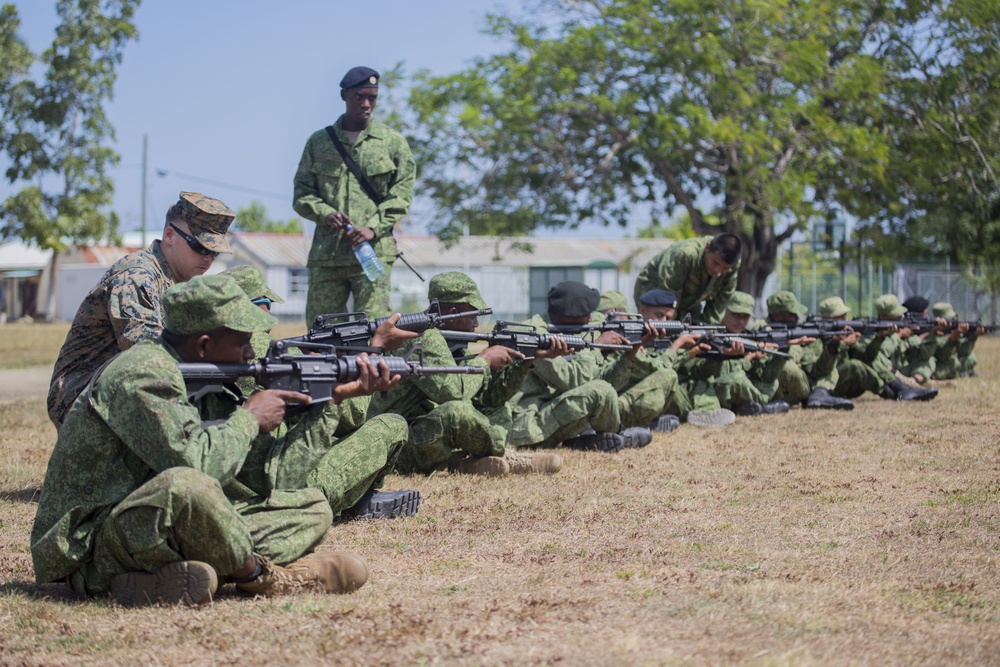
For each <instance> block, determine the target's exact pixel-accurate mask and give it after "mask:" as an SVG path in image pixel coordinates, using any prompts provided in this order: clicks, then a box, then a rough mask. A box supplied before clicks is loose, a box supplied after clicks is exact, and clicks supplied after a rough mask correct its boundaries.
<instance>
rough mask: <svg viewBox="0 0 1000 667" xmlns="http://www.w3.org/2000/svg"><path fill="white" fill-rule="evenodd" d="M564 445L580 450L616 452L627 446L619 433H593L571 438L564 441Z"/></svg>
mask: <svg viewBox="0 0 1000 667" xmlns="http://www.w3.org/2000/svg"><path fill="white" fill-rule="evenodd" d="M563 446H564V447H566V448H567V449H575V450H577V451H580V452H604V453H605V454H615V453H617V452H620V451H621V450H622V449H623V448H624V447H625V438H624V437H622V436H621V435H619V434H617V433H608V432H605V433H591V434H589V435H581V436H577V437H575V438H570V439H569V440H566V441H564V442H563Z"/></svg>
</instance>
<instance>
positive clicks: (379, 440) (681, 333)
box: [31, 266, 976, 604]
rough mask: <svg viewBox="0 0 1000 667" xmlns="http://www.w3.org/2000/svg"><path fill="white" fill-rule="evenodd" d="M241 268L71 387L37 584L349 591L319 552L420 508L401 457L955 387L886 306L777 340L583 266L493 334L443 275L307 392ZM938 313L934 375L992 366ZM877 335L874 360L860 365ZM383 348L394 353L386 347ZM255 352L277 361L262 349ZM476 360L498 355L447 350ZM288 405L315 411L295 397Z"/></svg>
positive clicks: (513, 455)
mask: <svg viewBox="0 0 1000 667" xmlns="http://www.w3.org/2000/svg"><path fill="white" fill-rule="evenodd" d="M225 273H226V274H227V275H221V276H196V277H194V278H191V279H190V280H189V281H187V282H185V283H182V284H178V285H175V286H173V287H171V288H169V289H168V290H166V291H165V293H164V298H163V309H164V315H163V317H164V319H163V322H164V330H163V332H162V334H161V335H160V336H159V337H158V338H157V339H155V340H147V341H143V342H142V343H139V344H137V345H135V346H133V347H132V348H130V349H128V350H125V351H124V352H122V353H121V354H119V355H118V356H116V357H114V358H113V359H112V360H111V361H109V362H108V363H107V364H105V365H103V366H101V367H100V368H98V369H97V370H96V371H95V372H94V373H93V375H92V376H91V377H90V380H89V382H88V384H87V386H86V387H85V389H84V391H83V392H82V393H81V394H80V395H79V396H78V397H77V398H76V400H75V401H74V402H73V404H72V406H71V408H70V410H69V412H68V414H67V417H66V420H65V422H64V423H63V425H62V427H61V428H60V430H59V434H58V439H57V441H56V444H55V447H54V449H53V453H52V456H51V458H50V460H49V464H48V467H47V470H46V474H45V482H44V485H43V488H42V494H41V498H40V500H39V506H38V510H37V513H36V516H35V522H34V525H33V527H32V533H31V552H32V559H33V563H34V569H35V576H36V580H37V581H38V582H39V583H51V582H59V581H64V582H66V583H67V584H68V585H69V586H70V588H71V589H72V590H74V591H75V592H77V593H78V594H81V595H90V596H102V595H108V594H110V595H111V596H112V597H113V598H114V599H115V600H117V601H118V602H120V603H122V604H149V603H152V602H157V601H159V602H167V603H171V602H184V603H187V604H201V603H204V602H208V601H211V600H212V599H213V597H214V596H215V595H216V593H217V592H218V591H219V590H220V589H221V587H222V586H224V585H226V584H230V583H231V584H234V585H235V588H236V589H237V590H240V591H242V592H243V593H245V594H249V595H267V596H270V595H278V594H285V593H292V592H296V591H301V590H322V591H325V592H329V593H347V592H351V591H353V590H357V589H358V588H360V587H361V586H362V585H364V583H365V582H366V581H367V578H368V575H369V569H368V566H367V563H366V561H365V560H364V559H363V558H362V557H361V556H359V555H357V554H353V553H348V552H333V553H329V552H322V553H316V552H314V550H315V549H316V547H317V545H319V544H321V543H323V542H324V541H325V540H326V535H327V532H328V530H329V529H330V527H331V525H332V522H333V521H335V520H336V521H345V520H355V519H368V518H371V519H376V518H395V517H400V516H413V515H415V514H416V513H417V510H418V508H419V506H420V494H419V492H418V491H414V490H403V491H389V492H386V491H382V490H381V487H382V484H383V480H384V479H385V477H386V475H387V474H388V473H389V472H392V471H396V472H398V473H402V474H414V473H423V474H430V473H434V472H436V471H439V470H451V471H454V472H458V473H471V474H482V475H491V476H499V475H504V474H511V473H528V472H542V473H554V472H557V471H558V470H559V469H560V468H561V465H562V460H561V457H560V456H559V455H558V454H556V453H553V452H539V451H538V450H540V449H549V448H555V447H559V446H561V447H565V448H570V449H577V450H584V451H595V452H602V453H615V452H619V451H621V450H622V449H624V448H628V447H643V446H645V445H647V444H649V442H650V441H651V440H652V432H653V431H664V432H669V431H672V430H674V429H676V428H678V425H679V423H680V422H681V420H686V421H687V422H688V423H689V424H693V425H699V426H715V425H720V424H725V423H727V422H731V421H732V419H733V418H735V417H734V415H735V413H737V412H738V413H739V414H745V415H753V414H760V413H763V412H777V411H781V410H787V409H788V406H789V405H790V404H791V403H794V402H801V403H802V404H803V406H804V407H806V408H839V409H844V408H848V407H851V403H850V401H849V398H847V397H848V396H853V395H857V394H860V393H861V392H862V391H867V390H870V391H873V392H875V393H877V394H878V395H880V396H882V397H883V398H892V399H896V400H929V399H931V398H933V397H934V395H935V394H936V389H934V388H928V389H924V388H921V387H914V386H911V385H909V384H904V383H903V382H902V381H901V380H900V378H898V377H897V376H896V375H895V374H893V375H892V376H890V375H888V371H892V372H893V373H896V372H898V371H899V369H900V368H902V366H901V363H902V361H900V360H906V359H907V356H906V355H905V354H903V356H901V357H897V356H894V355H896V354H897V353H898V352H899V349H898V348H901V347H902V345H903V343H902V342H901V341H905V340H907V335H906V329H907V327H905V326H902V327H897V326H896V325H892V324H890V325H886V324H885V323H881V324H880V326H879V329H878V330H877V331H875V332H874V333H873V334H871V335H872V336H873V337H872V338H871V339H870V340H867V341H866V340H865V338H863V337H860V336H859V335H858V334H856V333H853V332H849V331H844V330H841V329H837V330H836V331H837V333H836V334H834V335H831V336H827V337H822V336H820V337H818V338H817V339H811V337H810V336H799V337H797V338H795V339H794V340H790V341H788V343H789V344H788V345H787V346H786V349H787V350H788V352H782V353H781V354H775V350H774V349H771V348H766V347H765V348H760V347H759V346H756V344H755V343H754V342H753V340H752V339H751V337H749V336H746V337H744V338H742V339H741V338H735V339H733V338H721V337H718V336H717V337H716V339H713V338H712V336H713V335H715V334H716V333H717V332H716V330H715V329H696V328H695V327H690V326H689V325H687V324H686V323H679V322H677V321H676V320H672V319H671V318H672V316H673V311H674V310H675V308H676V304H675V302H674V295H673V294H671V293H670V292H669V291H667V290H660V289H654V290H649V291H647V292H645V293H643V294H642V295H641V297H640V299H639V313H638V314H636V315H634V316H633V315H627V314H626V315H623V314H615V313H614V312H612V313H611V315H610V316H609V315H606V314H602V313H600V311H601V310H608V311H614V310H616V309H615V308H614V307H613V306H607V304H602V303H601V295H600V294H599V293H598V292H597V291H596V290H593V289H592V288H590V287H588V286H586V285H584V284H582V283H579V282H575V281H565V282H563V283H559V284H558V285H556V286H554V287H553V288H552V289H551V290H550V291H549V294H548V308H547V313H546V315H544V316H541V315H539V316H535V317H534V318H532V320H531V321H530V322H529V323H527V325H524V326H522V327H521V328H516V327H511V326H504V327H497V328H495V329H494V331H493V332H491V333H490V334H478V333H476V332H475V330H476V329H477V327H478V321H477V317H476V316H477V314H478V312H479V311H481V310H483V309H485V308H486V307H487V304H486V303H485V302H484V301H483V299H482V297H481V295H480V293H479V290H478V288H477V286H476V285H475V283H474V282H473V281H472V280H471V279H470V278H469V277H468V276H465V275H464V274H461V273H457V272H450V273H445V274H441V275H438V276H435V277H434V278H433V279H432V281H431V282H430V285H429V289H428V298H429V300H430V301H433V303H434V304H436V306H435V310H434V312H436V313H438V314H439V315H441V314H446V315H448V319H447V321H445V320H443V319H441V320H440V321H439V326H440V328H439V329H429V330H426V331H424V333H423V334H422V335H420V334H419V333H418V332H417V331H416V330H414V329H412V328H407V326H406V323H404V322H403V320H402V318H401V317H400V316H399V315H398V314H396V315H393V316H392V317H389V318H386V319H385V321H383V322H382V323H381V324H379V325H378V326H377V328H374V329H373V332H372V333H371V334H369V333H367V332H368V331H369V329H367V328H365V329H364V330H365V334H364V336H365V341H364V343H367V345H369V346H370V347H369V349H368V352H367V353H366V352H362V353H360V354H356V355H355V357H354V358H355V361H354V362H351V363H354V364H355V369H356V371H357V377H356V379H354V380H350V379H349V378H348V377H347V376H345V377H344V381H343V382H339V381H338V382H337V383H334V384H333V386H332V387H331V388H330V395H329V396H327V397H326V399H328V400H326V401H325V402H317V404H316V405H310V403H311V402H312V398H313V397H312V396H311V395H306V394H304V393H301V392H300V391H296V390H294V389H283V388H280V387H270V386H268V384H269V380H268V378H269V377H271V376H268V375H267V374H266V373H263V372H259V370H260V369H266V368H267V367H268V364H269V363H270V361H271V360H272V358H274V357H273V356H272V355H274V354H275V350H279V351H280V350H281V349H286V350H289V355H290V356H295V357H296V358H297V359H298V360H299V362H300V370H301V371H302V373H303V374H305V373H306V372H307V370H308V369H309V368H318V367H319V366H321V365H322V364H321V363H320V361H319V358H312V357H307V356H306V355H304V354H300V353H296V352H295V351H292V349H290V347H291V346H294V345H296V341H297V345H300V346H301V347H302V352H308V351H309V347H308V345H307V344H308V343H310V341H309V339H308V334H307V336H306V337H300V338H299V339H285V340H284V341H275V340H274V339H272V338H271V336H270V334H269V333H268V332H269V330H270V329H271V327H273V326H274V325H275V324H276V322H277V321H276V320H275V319H274V318H273V317H271V315H270V314H269V313H268V312H267V311H269V309H270V304H271V303H273V302H275V301H280V297H279V296H278V295H277V294H275V293H274V292H273V291H272V290H270V289H269V288H268V287H267V285H266V284H264V280H263V277H262V276H261V275H260V272H259V271H257V270H256V269H254V268H253V267H248V266H242V267H240V266H238V267H232V268H230V269H228V270H227V271H226V272H225ZM608 296H612V295H608ZM772 299H775V300H774V301H769V303H768V306H769V310H770V311H771V318H772V319H774V318H775V317H780V315H781V313H785V314H786V315H787V314H794V316H795V319H796V321H797V319H798V315H799V312H798V311H799V310H801V307H800V306H799V305H798V303H797V301H795V300H794V297H793V296H791V295H789V294H778V295H775V297H772ZM782 304H784V308H780V307H779V306H780V305H782ZM883 304H887V305H889V306H891V307H890V308H888V309H887V310H886V312H885V313H883V315H884V316H885V317H887V318H888V317H891V316H892V315H893V313H894V312H896V311H898V310H899V307H898V306H899V304H898V303H893V302H892V300H891V299H890V298H888V297H887V298H885V299H883V300H880V306H881V305H883ZM605 306H607V307H605ZM752 309H753V302H752V299H750V297H749V296H747V295H743V294H739V293H737V294H736V295H735V296H734V297H733V298H732V299H731V302H730V303H729V307H728V308H727V310H726V313H725V315H724V318H723V322H724V327H725V329H726V330H727V331H728V332H731V333H737V334H738V333H740V332H742V331H744V330H745V328H746V325H747V324H748V322H749V319H750V312H751V311H752ZM935 310H938V309H937V308H936V309H935ZM262 311H264V312H262ZM820 314H821V315H822V316H823V317H825V318H827V319H830V320H835V319H837V318H842V317H846V316H847V314H848V311H847V309H846V307H844V306H843V303H842V302H841V301H840V300H839V299H828V300H826V301H824V302H823V303H822V304H821V306H820ZM936 314H938V315H941V318H940V320H939V321H938V320H936V321H935V323H936V324H935V327H934V330H933V331H930V330H929V331H927V332H924V333H920V334H918V335H917V336H918V338H919V337H921V336H922V337H923V338H924V341H923V344H922V345H921V346H920V347H922V348H923V346H924V345H926V349H925V350H924V351H923V352H922V353H921V354H922V355H923V357H921V356H920V355H915V356H914V357H913V359H912V360H913V361H914V363H915V364H916V365H915V366H913V367H912V368H916V369H920V371H921V373H922V377H923V378H924V379H925V380H926V379H927V378H930V377H934V376H935V375H936V376H937V377H942V376H944V373H950V372H952V370H954V372H955V373H956V374H957V373H958V372H960V370H961V369H962V368H963V366H962V364H963V363H964V364H965V366H964V368H965V372H967V373H968V372H971V371H974V362H973V361H972V359H971V357H968V358H967V360H966V361H965V362H960V361H958V360H957V354H958V352H957V350H958V347H959V346H960V345H962V344H964V343H963V341H962V339H963V338H967V337H968V336H967V334H969V333H970V332H969V331H968V327H967V326H966V327H965V330H962V329H961V328H958V329H957V330H956V331H954V332H950V333H949V332H948V331H947V327H948V326H949V325H948V323H947V319H948V315H949V314H951V313H949V312H945V311H942V312H940V313H936ZM407 317H410V316H407ZM635 317H638V318H639V321H641V323H640V324H639V327H638V328H639V330H638V332H637V331H636V329H635V327H634V326H632V328H631V329H629V328H625V327H618V326H617V323H619V322H621V323H625V324H629V325H634V323H636V322H637V320H636V319H634V318H635ZM411 321H412V320H411ZM594 321H597V322H602V323H603V324H598V325H597V326H595V325H594V324H593V322H594ZM778 322H780V319H779V320H776V323H775V324H774V327H775V329H777V328H778V324H777V323H778ZM372 324H374V323H372ZM397 325H399V326H397ZM315 328H316V327H314V329H315ZM550 331H552V332H560V333H558V334H555V333H554V334H551V335H550V334H549V333H547V332H550ZM574 331H575V332H578V333H584V332H587V331H592V332H593V336H594V337H593V338H592V339H586V338H584V337H583V336H574V335H573V333H572V332H574ZM598 331H599V332H600V334H599V335H597V332H598ZM538 332H546V333H538ZM563 332H564V333H563ZM626 333H628V335H626ZM972 333H973V334H975V333H976V332H972ZM369 336H370V340H368V337H369ZM931 336H935V337H936V338H935V339H931ZM418 337H419V343H420V346H421V348H422V349H421V354H422V360H421V364H423V367H424V370H425V371H428V373H422V374H421V373H414V374H411V375H410V376H409V377H407V378H405V379H403V377H402V375H392V373H391V372H390V364H389V363H388V360H389V359H391V358H392V357H391V355H398V356H407V357H409V356H410V355H411V353H412V352H414V351H415V347H416V345H417V342H418ZM480 338H485V340H486V342H487V345H486V346H485V348H484V349H482V350H481V351H478V352H476V353H472V352H470V351H469V349H468V348H469V342H470V341H474V340H479V339H480ZM908 338H913V336H912V335H910V336H909V337H908ZM513 339H516V340H517V341H519V342H518V344H515V345H512V344H511V340H513ZM897 339H898V340H897ZM719 340H721V341H723V343H722V344H718V341H719ZM892 341H896V343H892ZM862 345H863V347H862ZM876 348H877V349H876ZM856 350H864V351H865V352H866V353H868V354H869V356H870V358H871V359H874V360H876V361H871V362H868V363H867V364H865V365H864V366H863V367H862V365H860V364H856V363H855V362H856V361H858V359H854V358H852V357H851V355H852V353H853V352H854V351H856ZM340 351H344V350H340ZM344 352H346V354H347V355H351V352H347V351H344ZM779 352H780V350H779ZM792 352H795V354H791V353H792ZM875 352H877V353H878V354H875ZM368 353H377V354H379V355H381V357H382V358H381V359H380V360H379V361H378V363H377V364H376V365H372V364H371V363H369V361H368V359H369V358H368V357H367V356H366V355H367V354H368ZM946 353H947V354H948V355H950V354H955V355H956V359H952V358H951V357H950V356H946ZM928 354H929V356H928ZM872 355H874V356H872ZM878 355H884V358H882V359H881V360H878V359H879V357H878ZM279 356H280V355H279ZM255 358H257V359H265V360H266V362H265V363H260V364H248V363H245V362H248V361H252V360H253V359H255ZM324 358H325V357H324ZM921 359H922V362H923V365H920V364H919V363H916V362H918V361H921ZM932 359H933V360H932ZM340 361H341V360H338V363H340ZM342 361H344V363H345V364H347V363H348V361H347V360H346V359H343V360H342ZM395 361H399V359H395ZM324 363H326V362H324ZM227 364H228V365H230V366H235V367H237V368H238V369H241V370H239V371H238V372H236V375H237V376H241V375H244V370H242V369H248V368H249V369H253V370H252V371H251V372H250V373H247V375H248V378H247V379H248V380H249V381H244V382H243V383H242V384H240V385H239V386H232V387H230V386H229V385H228V384H227V385H225V386H220V387H213V391H211V392H208V393H202V392H201V391H193V385H192V383H193V382H194V379H195V376H189V375H185V374H184V373H185V371H186V370H190V369H191V367H194V369H195V370H193V371H191V372H195V371H197V372H202V371H204V370H205V368H204V367H206V366H208V367H214V368H216V369H221V367H222V366H225V365H227ZM276 365H280V363H279V364H276ZM459 365H461V366H464V367H468V368H465V369H464V370H469V369H472V368H475V370H480V371H482V372H481V373H475V374H473V373H460V374H450V373H447V374H445V373H441V374H437V373H438V371H440V370H441V369H440V368H438V369H435V372H434V373H429V370H430V369H428V368H427V367H428V366H436V367H448V366H451V367H456V366H459ZM393 367H394V368H399V367H400V366H399V364H395V365H393ZM869 368H870V369H871V370H867V369H869ZM444 370H454V368H452V369H447V368H446V369H444ZM251 375H252V377H250V376H251ZM915 375H916V374H915ZM227 377H228V376H227ZM255 378H256V379H257V380H259V381H260V382H261V384H262V385H263V386H262V387H258V386H257V383H256V382H255V381H254V379H255ZM216 389H217V390H218V391H216ZM261 389H263V390H261ZM779 392H781V393H779ZM838 394H843V396H840V395H838ZM289 403H290V404H293V405H299V406H301V407H302V408H303V409H304V411H302V412H300V413H299V414H296V415H290V414H289V413H288V412H287V410H286V404H289ZM782 406H783V407H782Z"/></svg>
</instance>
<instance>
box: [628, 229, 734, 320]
mask: <svg viewBox="0 0 1000 667" xmlns="http://www.w3.org/2000/svg"><path fill="white" fill-rule="evenodd" d="M711 241H712V237H710V236H703V237H701V238H697V239H685V240H683V241H678V242H677V243H675V244H673V245H672V246H670V247H669V248H667V249H666V250H664V251H663V252H661V253H660V254H659V255H657V256H656V257H654V258H653V259H651V260H650V261H649V264H647V265H646V266H645V267H643V269H642V271H640V272H639V277H638V278H636V281H635V291H634V298H635V303H639V297H640V296H642V295H643V294H645V293H646V292H648V291H649V290H652V289H668V290H670V291H672V292H673V293H674V294H675V295H676V296H677V314H676V315H675V316H674V317H675V319H678V320H681V319H684V317H685V315H687V314H689V313H690V314H691V319H692V321H694V322H695V323H706V324H716V323H718V322H720V321H721V320H722V316H723V315H725V314H726V307H727V306H728V305H729V299H730V298H732V296H733V293H734V292H735V291H736V276H737V274H738V273H739V268H740V262H739V260H737V262H736V264H735V265H733V268H732V269H731V270H729V271H727V272H726V273H723V274H722V275H720V276H716V277H714V278H713V277H711V276H709V275H708V271H707V270H705V261H704V255H705V248H706V247H708V244H709V243H710V242H711ZM702 302H704V306H702V309H701V312H699V310H698V308H697V306H698V304H699V303H702Z"/></svg>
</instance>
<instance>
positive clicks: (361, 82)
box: [340, 67, 379, 90]
mask: <svg viewBox="0 0 1000 667" xmlns="http://www.w3.org/2000/svg"><path fill="white" fill-rule="evenodd" d="M378 80H379V74H378V72H376V71H375V70H373V69H372V68H371V67H352V68H351V69H349V70H347V74H345V75H344V78H343V79H341V80H340V88H341V90H347V89H348V88H356V87H358V86H378Z"/></svg>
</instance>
